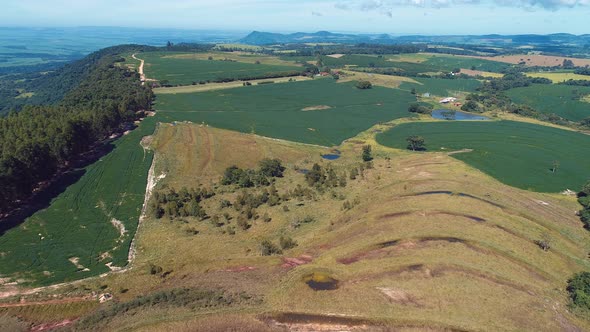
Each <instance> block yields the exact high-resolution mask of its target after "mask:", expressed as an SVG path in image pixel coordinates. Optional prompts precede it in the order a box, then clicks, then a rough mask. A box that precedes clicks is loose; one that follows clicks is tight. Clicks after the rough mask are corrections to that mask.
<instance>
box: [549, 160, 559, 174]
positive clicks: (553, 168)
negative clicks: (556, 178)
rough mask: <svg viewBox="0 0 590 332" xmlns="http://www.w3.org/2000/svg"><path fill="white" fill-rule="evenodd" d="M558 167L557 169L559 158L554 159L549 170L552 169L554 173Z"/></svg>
mask: <svg viewBox="0 0 590 332" xmlns="http://www.w3.org/2000/svg"><path fill="white" fill-rule="evenodd" d="M558 169H559V160H554V161H553V165H552V167H551V171H553V173H555V172H557V170H558Z"/></svg>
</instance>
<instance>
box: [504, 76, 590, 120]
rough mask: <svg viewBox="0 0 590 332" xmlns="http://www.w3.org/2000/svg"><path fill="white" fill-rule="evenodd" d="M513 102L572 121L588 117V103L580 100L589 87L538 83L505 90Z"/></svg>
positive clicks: (589, 91)
mask: <svg viewBox="0 0 590 332" xmlns="http://www.w3.org/2000/svg"><path fill="white" fill-rule="evenodd" d="M506 94H507V95H508V96H509V97H510V99H512V100H513V101H514V102H515V103H518V104H525V105H528V106H531V107H532V108H534V109H536V110H537V111H539V112H543V113H555V114H557V115H559V116H561V117H563V118H566V119H568V120H572V121H580V120H582V119H585V118H587V117H590V103H587V102H584V101H581V100H580V97H581V96H583V95H587V94H590V87H583V86H570V85H556V84H540V85H532V86H528V87H524V88H516V89H511V90H508V91H506Z"/></svg>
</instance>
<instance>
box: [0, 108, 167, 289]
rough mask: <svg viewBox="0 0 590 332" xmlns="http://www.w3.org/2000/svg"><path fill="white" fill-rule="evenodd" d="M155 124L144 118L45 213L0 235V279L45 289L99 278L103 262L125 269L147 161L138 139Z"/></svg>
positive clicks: (143, 186)
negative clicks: (85, 279) (136, 127)
mask: <svg viewBox="0 0 590 332" xmlns="http://www.w3.org/2000/svg"><path fill="white" fill-rule="evenodd" d="M155 123H156V119H155V118H154V117H150V118H146V119H145V120H144V121H143V123H142V124H141V125H140V127H139V128H138V129H136V130H134V131H132V132H131V133H130V134H129V135H126V136H123V137H122V138H120V139H119V140H117V141H116V142H115V143H114V145H115V148H114V150H113V151H112V152H110V153H109V154H107V155H106V156H103V157H102V158H101V159H100V160H99V161H97V162H95V163H94V164H92V165H90V166H88V167H86V168H85V169H84V174H83V175H82V177H81V178H80V179H79V180H78V181H77V182H76V183H75V184H73V185H71V186H69V187H68V188H67V189H66V190H65V191H64V192H63V193H62V194H60V195H59V196H57V197H56V198H55V199H54V200H53V201H52V202H51V205H50V206H49V207H48V208H46V209H44V210H41V211H39V212H37V213H35V214H34V215H32V216H31V217H30V218H28V219H27V220H25V221H24V223H22V224H21V225H20V226H18V227H16V228H13V229H11V230H8V231H7V232H6V233H5V234H4V235H2V237H0V253H1V254H0V275H1V276H2V277H4V278H13V279H15V280H19V281H21V282H22V283H24V284H27V283H31V284H34V285H47V284H52V283H59V282H64V281H69V280H76V279H82V278H85V277H89V276H96V275H99V274H101V273H104V272H107V271H109V267H108V266H107V265H106V264H109V263H112V267H123V266H125V265H126V264H127V257H128V256H127V255H128V251H129V246H130V242H131V240H132V238H133V237H134V235H135V231H136V229H137V223H138V220H139V215H140V211H141V208H142V204H143V200H144V194H145V188H146V181H147V180H146V177H147V173H148V169H149V167H150V164H151V160H152V153H151V152H150V151H148V150H144V149H143V148H142V147H141V146H140V140H141V138H142V137H143V136H146V135H151V134H152V132H153V131H154V127H155ZM24 271H26V272H24Z"/></svg>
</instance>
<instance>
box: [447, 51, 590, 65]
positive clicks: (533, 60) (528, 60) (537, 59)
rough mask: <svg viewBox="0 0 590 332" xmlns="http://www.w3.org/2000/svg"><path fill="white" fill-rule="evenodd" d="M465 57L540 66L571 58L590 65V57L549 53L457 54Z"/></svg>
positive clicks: (559, 62) (576, 62)
mask: <svg viewBox="0 0 590 332" xmlns="http://www.w3.org/2000/svg"><path fill="white" fill-rule="evenodd" d="M458 56H463V57H467V58H475V59H485V60H491V61H498V62H504V63H510V64H518V63H521V62H524V63H525V65H526V66H528V67H533V66H542V67H554V66H561V65H562V64H563V60H571V61H572V62H573V63H574V65H576V66H586V65H590V59H579V58H568V57H562V56H551V55H538V54H530V55H527V54H516V55H501V56H493V57H491V56H486V57H481V56H471V55H458Z"/></svg>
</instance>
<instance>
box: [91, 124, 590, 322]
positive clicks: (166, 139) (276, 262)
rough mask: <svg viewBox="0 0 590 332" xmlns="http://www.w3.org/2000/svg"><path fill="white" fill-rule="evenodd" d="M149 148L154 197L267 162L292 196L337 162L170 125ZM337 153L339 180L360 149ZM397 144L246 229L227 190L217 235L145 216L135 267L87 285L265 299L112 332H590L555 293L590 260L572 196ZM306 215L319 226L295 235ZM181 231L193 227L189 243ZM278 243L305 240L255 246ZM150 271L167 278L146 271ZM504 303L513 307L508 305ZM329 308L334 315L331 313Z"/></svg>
mask: <svg viewBox="0 0 590 332" xmlns="http://www.w3.org/2000/svg"><path fill="white" fill-rule="evenodd" d="M222 142H223V143H225V142H228V143H229V145H223V146H222V144H221V143H222ZM153 147H154V149H155V153H156V156H155V160H156V162H155V169H156V175H158V174H160V173H162V174H166V176H165V177H161V180H160V181H159V182H158V184H157V187H156V188H157V189H164V188H170V187H174V188H178V186H179V185H188V186H197V185H198V184H199V183H201V184H204V185H205V186H207V187H209V186H211V184H210V183H209V181H210V179H214V178H215V177H216V178H217V179H218V178H219V176H220V175H221V174H222V172H223V169H224V168H225V167H227V165H232V164H236V165H239V166H240V167H253V166H254V165H255V164H256V161H257V160H260V159H261V158H264V157H267V158H280V159H281V160H283V161H284V165H285V166H286V168H287V169H286V171H285V176H284V177H283V178H280V179H277V182H276V183H275V186H276V188H277V190H278V191H279V193H281V194H283V193H285V192H287V191H289V190H293V189H294V188H296V187H297V186H298V185H300V186H302V187H303V188H306V187H307V186H308V185H307V184H306V183H305V180H304V175H303V174H301V173H300V172H298V171H297V169H304V168H307V169H309V168H310V167H311V165H312V164H313V163H319V164H322V165H323V166H327V164H328V162H327V161H322V159H321V158H320V156H319V154H320V153H322V151H325V150H327V149H321V148H317V147H309V146H301V145H298V144H296V143H291V142H278V141H273V140H269V139H263V138H260V137H256V136H252V135H248V134H241V133H236V132H230V131H226V130H219V129H215V128H212V127H206V126H200V125H197V124H184V123H181V124H177V125H169V124H166V125H163V126H162V127H160V128H159V129H158V131H157V134H156V135H155V137H154V143H153ZM375 148H376V149H378V147H375ZM340 150H341V153H342V157H341V158H340V159H338V160H335V161H332V162H330V164H331V165H332V167H334V169H335V170H336V172H337V174H341V173H342V172H348V171H350V169H352V168H353V167H358V165H359V158H358V155H359V153H360V151H359V150H360V149H359V147H358V146H357V145H356V143H346V144H344V145H343V146H342V147H340ZM389 151H390V152H385V151H382V150H379V157H378V158H376V159H375V161H374V167H373V168H372V169H368V170H365V171H364V173H363V176H362V177H361V176H359V177H357V178H356V179H355V180H348V183H347V185H346V188H342V187H338V188H333V189H331V190H330V191H331V192H326V193H324V194H321V193H317V194H316V198H315V199H305V198H297V199H291V200H288V201H282V202H281V203H280V204H279V205H277V206H268V205H263V206H260V207H259V208H258V209H257V211H258V213H259V214H261V215H263V214H268V215H269V216H270V217H271V218H272V220H271V221H269V222H264V221H262V220H261V219H257V220H253V221H252V222H251V227H250V228H249V229H247V230H242V229H236V232H235V233H228V232H225V231H223V230H224V229H225V228H226V227H229V226H232V225H235V223H236V217H235V216H236V211H235V209H234V208H226V209H223V208H220V201H221V200H222V199H229V200H231V201H234V198H235V196H236V195H237V194H239V193H241V192H242V191H241V190H238V192H237V193H236V192H233V190H230V189H231V188H229V187H226V186H221V187H218V188H217V193H218V194H217V195H216V196H214V197H212V198H210V199H208V200H207V201H205V202H204V203H203V207H204V208H205V209H206V211H207V213H208V214H209V215H210V216H215V215H216V214H221V213H224V212H226V213H228V214H230V215H231V216H232V217H230V218H229V219H230V220H229V221H225V225H223V226H215V225H214V224H213V223H212V222H211V221H210V220H209V219H207V220H202V221H199V220H197V219H195V218H180V219H173V220H168V219H167V218H164V219H153V218H148V219H146V220H145V223H144V224H143V226H142V228H141V230H140V232H139V234H138V235H139V237H138V248H139V252H138V259H137V261H136V263H135V264H134V266H135V268H134V269H133V270H131V271H129V272H127V273H125V274H115V275H111V276H108V277H106V278H103V279H102V280H100V281H89V282H88V283H86V284H85V285H84V287H89V288H91V289H94V288H95V287H98V286H99V285H104V286H106V287H107V288H106V290H105V291H110V292H112V293H113V294H114V296H115V297H116V299H117V300H118V301H121V302H126V301H130V300H132V299H134V298H135V296H138V295H142V294H147V293H149V292H153V291H154V290H161V289H168V288H171V287H195V285H198V287H202V288H205V289H225V290H230V291H234V292H244V293H245V294H250V295H252V296H259V297H261V298H262V299H263V300H262V301H261V302H260V303H259V304H256V305H251V306H243V305H239V304H238V305H237V306H236V307H233V308H231V307H230V308H226V309H224V310H221V311H216V310H215V309H214V308H212V309H208V310H207V311H206V312H202V311H197V310H194V311H191V312H187V311H186V310H185V309H182V308H170V307H164V308H160V307H158V306H151V307H150V308H146V309H144V310H131V311H128V312H120V313H119V314H118V315H117V317H116V318H115V319H112V320H105V321H104V322H101V324H104V325H102V326H104V328H105V330H109V329H112V328H115V327H116V328H117V329H129V330H133V329H141V328H143V329H146V328H151V329H152V330H169V329H180V330H195V329H196V330H197V331H199V326H201V327H202V326H205V327H207V328H209V329H212V328H215V327H220V328H219V329H220V330H230V329H231V328H235V327H238V326H239V327H244V326H249V327H251V330H256V331H267V330H273V328H274V329H276V328H277V327H287V328H290V329H292V330H303V329H304V328H306V327H307V328H308V327H309V325H306V324H313V327H314V329H315V330H346V329H352V328H353V327H354V326H355V325H358V324H363V325H364V326H368V329H370V330H377V331H380V327H382V326H387V327H389V328H408V327H415V328H416V329H418V330H423V329H430V330H439V329H449V330H451V329H454V330H477V329H478V327H479V326H484V325H485V326H486V327H489V328H490V329H493V330H503V331H504V330H535V331H555V330H562V329H565V328H566V327H570V328H574V327H577V328H579V329H580V330H584V329H587V328H588V324H587V323H585V322H584V321H583V320H581V319H579V318H576V316H574V315H572V314H571V313H569V312H568V310H566V309H565V308H566V303H567V302H566V299H565V298H564V296H563V294H562V293H561V291H557V290H556V289H562V288H563V287H564V285H565V282H566V279H567V278H568V277H569V276H570V275H571V274H572V273H574V272H576V271H579V270H582V269H586V268H588V267H589V263H588V261H587V260H586V259H585V257H586V255H587V252H588V249H589V247H588V243H590V242H589V241H588V238H589V235H588V233H587V231H585V230H584V229H583V228H582V227H581V224H580V221H579V220H578V218H577V217H576V216H575V215H574V214H573V213H572V211H573V210H574V209H575V208H576V207H577V203H576V202H574V201H573V200H571V199H569V198H567V197H564V196H557V195H548V194H542V193H534V192H527V191H523V190H520V189H516V188H512V187H508V186H506V185H503V184H501V183H499V182H498V181H496V180H494V179H493V178H491V177H488V176H485V175H484V174H482V173H481V172H479V171H477V170H475V169H473V168H472V167H470V166H468V165H466V164H464V163H462V162H460V161H458V160H455V159H454V158H452V157H449V156H446V155H444V154H428V153H421V154H418V153H406V152H400V153H398V152H395V151H391V150H389ZM384 157H391V159H386V158H384ZM187 179H188V183H187ZM213 187H215V186H213ZM376 188H378V190H376ZM260 190H263V189H251V190H250V192H260ZM341 194H342V195H343V196H344V200H349V201H351V200H354V199H355V198H358V205H356V206H354V207H353V208H352V209H350V210H346V209H343V208H342V203H343V200H341V198H338V196H339V195H341ZM285 207H286V208H285ZM306 216H309V217H311V218H312V219H313V221H312V222H310V223H307V224H304V225H301V226H300V227H293V226H292V224H293V221H294V220H298V219H301V218H303V217H306ZM187 229H190V230H196V231H193V232H192V233H190V234H189V233H187ZM280 236H290V237H292V238H293V239H294V240H296V241H297V243H298V245H297V246H296V247H294V248H291V249H288V250H284V251H283V253H282V254H280V255H273V256H261V255H260V253H259V243H260V241H262V240H264V239H267V240H270V241H274V242H276V241H277V239H278V238H279V237H280ZM543 236H547V237H549V238H551V243H552V248H551V250H550V251H548V252H545V251H543V250H541V249H540V248H538V247H537V245H536V244H535V243H534V241H535V240H537V239H540V238H542V237H543ZM179 253H182V254H179ZM153 265H156V266H160V267H161V268H162V269H163V271H166V273H164V274H163V275H159V274H155V275H154V274H151V273H150V266H153ZM310 275H319V276H326V278H331V279H332V280H335V285H334V286H333V287H332V288H330V289H329V290H322V291H315V290H313V289H312V288H311V287H310V286H308V284H306V280H308V279H309V276H310ZM119 289H127V290H128V291H127V292H125V293H120V292H118V291H117V290H119ZM506 298H509V299H511V301H512V302H511V303H512V304H513V306H512V305H511V306H509V307H506ZM547 302H549V303H551V304H552V305H551V306H547V305H546V303H547ZM440 303H444V305H439V304H440ZM473 303H485V306H482V305H473ZM530 308H535V310H531V309H530ZM333 312H338V313H339V315H338V316H332V315H331V313H333ZM261 317H263V318H261ZM558 318H559V319H558ZM252 326H255V327H252Z"/></svg>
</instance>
